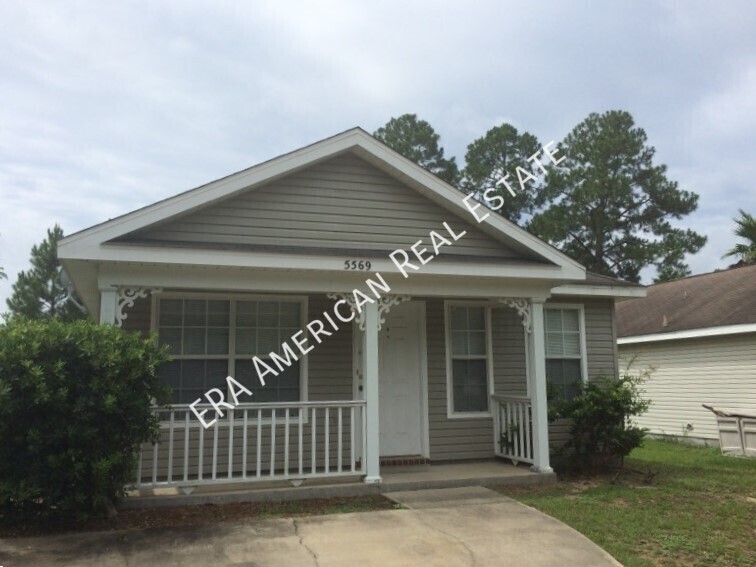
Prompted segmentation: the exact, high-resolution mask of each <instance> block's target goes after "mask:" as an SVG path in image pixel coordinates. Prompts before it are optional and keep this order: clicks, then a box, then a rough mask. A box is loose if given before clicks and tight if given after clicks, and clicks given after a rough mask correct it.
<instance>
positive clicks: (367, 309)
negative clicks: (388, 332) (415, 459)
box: [362, 303, 382, 484]
mask: <svg viewBox="0 0 756 567" xmlns="http://www.w3.org/2000/svg"><path fill="white" fill-rule="evenodd" d="M363 310H364V315H365V331H364V332H363V333H362V372H363V385H364V390H365V391H364V395H365V404H366V405H365V412H366V416H367V420H366V423H367V426H366V432H365V437H366V443H365V451H364V452H363V454H364V455H365V473H366V475H365V482H366V483H368V484H372V483H377V482H381V480H382V479H381V463H380V458H379V455H380V449H379V446H378V445H379V439H380V435H379V427H380V418H379V414H378V397H379V392H378V305H376V304H375V303H368V304H367V305H365V306H364V307H363Z"/></svg>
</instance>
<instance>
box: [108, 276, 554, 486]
mask: <svg viewBox="0 0 756 567" xmlns="http://www.w3.org/2000/svg"><path fill="white" fill-rule="evenodd" d="M107 295H108V294H106V293H103V297H105V296H107ZM113 295H114V296H115V297H114V298H113V299H114V300H115V301H114V303H115V304H116V305H117V308H116V309H114V310H113V311H115V312H116V313H119V314H121V316H120V317H116V321H115V322H116V324H122V323H124V322H126V323H129V322H130V316H132V315H133V316H134V319H131V321H135V322H136V321H138V320H141V321H144V320H146V319H147V314H149V318H150V319H151V320H152V325H151V328H152V329H155V330H158V331H162V330H163V329H164V328H165V327H162V326H161V321H162V320H163V317H162V315H161V314H162V311H161V306H163V304H164V302H169V304H170V305H172V306H173V305H175V304H176V303H177V301H179V302H180V301H184V303H182V305H185V307H186V308H188V307H189V304H190V303H191V305H192V306H194V307H197V306H199V307H200V308H205V307H203V306H206V308H207V309H210V307H209V306H210V305H211V303H210V301H213V302H214V303H213V304H212V305H214V306H216V307H217V306H219V305H221V306H223V305H224V302H225V299H224V298H225V297H240V298H242V299H238V300H234V299H230V300H229V302H230V305H231V309H232V312H237V313H238V312H241V308H242V307H244V308H247V307H248V306H249V305H251V304H252V303H250V300H249V298H250V297H251V298H257V299H255V301H257V302H258V304H259V305H262V304H263V303H264V302H266V301H269V298H270V296H267V295H255V296H251V295H244V296H227V295H219V294H213V295H211V296H209V297H210V298H212V299H204V297H205V296H204V295H202V294H198V293H193V294H189V295H188V297H191V298H192V299H190V300H177V299H175V298H176V297H181V296H182V295H183V294H181V293H177V292H171V293H168V292H166V291H162V290H160V291H158V292H154V291H153V293H152V294H151V297H148V296H147V293H144V294H143V295H142V297H141V300H140V301H138V302H137V303H136V304H135V305H133V304H132V305H128V306H127V305H126V303H127V299H128V298H132V297H133V296H134V294H133V292H132V291H131V290H129V289H126V288H124V289H122V290H118V291H117V293H114V294H113ZM111 297H112V296H111ZM289 298H291V299H289ZM274 299H275V302H274V303H273V305H297V306H300V307H298V309H299V310H300V314H299V317H300V318H301V321H302V323H301V328H304V327H305V323H306V321H308V320H314V319H315V318H316V317H317V316H321V317H322V313H323V312H324V311H323V310H324V308H326V309H327V308H333V306H334V305H335V304H334V302H336V304H338V303H342V307H344V308H347V306H348V307H351V310H352V313H353V319H352V320H350V323H349V324H348V325H346V326H345V327H343V328H341V329H339V331H338V332H337V333H334V335H333V336H331V337H328V340H327V341H324V342H323V343H322V344H319V345H317V346H316V345H314V344H313V349H314V350H313V349H311V350H313V352H311V353H310V354H309V355H308V356H307V357H306V358H303V359H302V363H301V364H300V366H299V374H300V378H301V382H300V385H299V395H300V396H302V397H304V400H305V401H270V402H264V403H235V404H234V405H233V409H227V407H232V406H230V405H229V406H227V407H224V406H220V407H219V406H217V405H216V406H212V405H210V404H196V403H194V404H189V403H176V404H173V405H171V406H166V407H161V408H156V409H155V411H156V413H157V415H158V417H159V421H160V424H161V425H160V436H159V440H158V442H157V443H155V444H144V445H143V446H142V447H141V450H140V451H139V457H138V465H137V470H136V471H135V476H134V482H133V487H134V488H135V489H136V490H138V491H143V490H156V489H160V490H163V489H172V490H176V491H181V492H182V493H184V494H191V493H192V492H197V491H198V490H200V489H203V490H204V488H203V487H208V486H217V487H218V488H219V489H222V490H226V489H227V488H228V487H229V486H238V485H240V483H243V484H245V485H248V486H249V487H250V488H251V487H253V486H256V487H262V486H269V485H270V483H284V484H286V485H293V486H295V487H297V486H300V485H303V484H307V485H311V484H313V483H315V482H321V481H325V482H329V483H330V482H344V481H355V480H362V482H364V483H366V484H371V483H382V482H383V483H385V482H386V479H385V474H384V473H385V471H391V470H392V469H391V468H390V467H386V466H383V465H386V464H405V465H406V464H408V463H430V462H449V461H455V460H459V461H470V460H478V461H479V460H481V459H485V458H493V457H499V458H504V459H507V460H509V461H511V462H512V463H521V464H523V465H524V466H521V467H520V468H519V469H517V470H524V469H525V468H526V467H531V468H532V470H533V471H535V472H542V473H551V469H550V468H549V448H548V447H549V445H548V443H549V441H548V424H547V421H546V388H545V382H546V380H545V368H544V355H543V348H544V333H543V331H542V330H540V329H543V326H542V325H543V311H544V307H543V301H539V300H538V299H535V298H531V299H529V300H528V299H523V298H514V299H513V298H506V297H504V298H495V299H494V298H491V299H488V300H482V299H476V300H466V301H465V300H453V301H447V300H440V299H432V298H424V297H420V298H414V297H410V296H408V295H404V296H395V295H387V296H384V297H381V298H380V299H379V300H378V301H376V302H375V303H368V304H367V305H364V306H362V309H361V310H360V309H359V308H358V307H356V306H354V305H351V304H350V302H349V301H348V296H347V295H346V294H341V293H339V294H335V293H331V294H328V295H327V297H326V296H325V295H309V296H307V297H301V296H277V297H275V298H274ZM276 302H277V303H276ZM166 305H168V303H166ZM456 306H462V308H461V309H460V313H462V314H468V315H469V313H473V312H474V313H477V315H478V316H479V317H480V319H479V321H480V323H479V325H480V326H478V327H475V326H474V325H473V323H472V320H470V325H473V326H472V327H471V329H470V330H469V331H467V332H466V333H463V335H462V336H463V338H464V340H465V341H467V343H470V344H471V345H472V343H471V342H470V341H474V340H475V337H476V333H478V334H481V340H480V342H479V344H480V347H479V348H480V349H481V352H483V353H484V354H482V355H475V354H473V351H472V350H471V351H470V352H471V354H470V355H469V356H468V355H467V354H464V353H466V352H467V351H465V350H464V349H463V350H462V352H463V354H462V355H461V356H459V357H457V356H456V354H457V353H458V345H457V344H456V343H455V344H454V345H453V344H452V342H453V341H455V340H456V339H455V337H457V338H459V337H458V335H459V334H460V332H459V331H456V330H455V328H454V325H453V323H452V313H453V312H454V311H453V310H454V309H457V307H456ZM131 307H133V308H134V309H133V311H132V309H131ZM471 310H472V311H471ZM105 311H106V310H105V309H103V310H102V312H105ZM113 311H111V313H112V312H113ZM347 312H348V311H347ZM468 312H469V313H468ZM208 313H209V312H208ZM171 316H172V317H174V315H173V314H171ZM225 316H226V315H225V314H224V317H225ZM207 317H210V315H208V316H207ZM233 319H235V318H234V317H232V320H233ZM103 322H109V315H106V318H105V319H104V320H103ZM132 324H134V323H132ZM168 329H169V330H170V327H168ZM231 329H232V333H233V332H237V331H235V330H234V328H233V325H231ZM476 329H480V330H476ZM539 330H540V331H539ZM205 332H207V333H208V336H209V333H210V330H208V331H205ZM237 333H238V334H240V333H241V331H238V332H237ZM483 337H485V342H484V341H483V340H482V339H483ZM161 338H162V337H161ZM457 342H459V341H457ZM467 343H465V344H467ZM236 344H237V348H238V344H239V342H238V341H236ZM486 344H487V345H488V346H485V345H486ZM465 348H470V349H473V346H469V347H465ZM344 354H347V356H344ZM349 354H351V356H349ZM201 356H203V355H198V356H195V357H194V358H191V357H189V360H190V361H194V360H195V359H196V358H198V357H201ZM224 356H225V355H224ZM179 358H180V357H179ZM345 359H346V360H345ZM468 359H470V360H479V361H480V363H481V364H482V366H481V368H483V369H484V370H485V369H486V368H487V370H485V374H484V375H486V376H487V380H486V381H485V383H484V384H481V385H476V384H472V386H473V387H474V389H473V390H472V391H473V394H472V396H471V397H470V394H468V393H467V391H465V390H460V391H459V392H458V390H457V386H456V382H455V380H456V376H454V375H453V374H452V370H451V369H452V368H455V369H456V366H454V365H455V364H456V363H457V362H458V360H462V361H467V360H468ZM240 360H241V359H240V358H239V357H238V356H237V357H231V360H230V361H229V368H228V370H229V373H230V375H233V376H235V377H236V378H238V379H239V380H242V381H243V382H244V383H246V384H250V383H251V382H250V380H254V376H253V375H250V376H246V375H243V374H239V372H238V371H239V369H240V368H241V366H240V365H241V363H240ZM294 360H296V359H294ZM345 363H346V364H345ZM232 364H235V365H236V369H237V372H234V371H233V367H232ZM350 367H351V368H350ZM455 371H456V370H455ZM350 375H351V376H350ZM224 376H225V374H224ZM272 380H277V379H270V378H269V381H272ZM182 386H185V383H182ZM216 391H217V393H218V394H221V392H220V391H219V390H216ZM201 393H202V392H199V393H197V394H193V395H192V396H190V398H189V399H191V398H192V397H195V396H199V395H200V394H201ZM263 393H265V391H264V389H263V390H259V389H258V390H256V396H257V394H263ZM458 393H459V397H456V396H457V394H458ZM221 395H222V394H221ZM464 395H467V396H468V397H467V398H463V396H464ZM228 399H229V400H230V398H228ZM470 400H472V401H470ZM458 403H465V404H468V405H466V406H462V407H458V406H457V404H458ZM470 404H477V405H473V406H471V405H470ZM192 406H193V407H192ZM199 414H204V416H205V417H204V419H197V416H198V415H199ZM205 420H206V421H205ZM206 423H207V424H209V427H207V428H205V427H203V425H204V424H206ZM431 470H433V469H431Z"/></svg>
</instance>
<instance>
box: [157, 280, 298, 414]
mask: <svg viewBox="0 0 756 567" xmlns="http://www.w3.org/2000/svg"><path fill="white" fill-rule="evenodd" d="M161 299H184V300H186V299H202V300H221V301H229V315H228V316H229V328H228V353H227V354H226V355H177V356H176V355H171V356H172V357H173V359H174V360H192V359H194V360H210V359H213V360H226V362H227V368H228V373H227V374H226V375H227V376H231V377H233V378H236V376H235V374H236V359H237V358H242V357H247V356H248V357H250V359H251V358H253V357H254V356H259V357H260V359H261V360H269V357H268V356H267V355H268V353H265V356H261V355H259V354H258V355H250V354H242V355H239V354H236V302H237V301H270V302H288V303H299V305H300V330H301V331H302V332H303V334H304V335H305V336H307V322H308V315H309V313H308V308H309V297H308V296H306V295H280V294H278V295H272V294H270V295H268V294H245V293H213V292H181V291H163V292H160V293H153V294H152V305H151V317H150V330H151V331H152V332H154V333H155V336H156V340H159V332H160V325H159V322H160V300H161ZM288 339H289V337H287V338H286V339H285V340H286V341H288ZM298 358H299V400H298V401H297V402H290V403H292V404H294V403H300V402H307V401H309V391H308V386H309V372H308V356H299V357H298ZM225 394H226V401H228V390H226V392H225ZM242 395H244V394H242ZM200 399H201V400H202V401H201V402H200V403H207V400H206V399H205V397H204V395H202V396H200ZM244 403H251V404H254V403H260V404H265V403H268V402H255V400H254V396H253V397H252V399H251V400H250V401H249V402H241V401H240V404H244ZM270 403H279V402H270ZM169 405H171V406H174V407H179V406H188V405H189V404H173V403H172V404H169Z"/></svg>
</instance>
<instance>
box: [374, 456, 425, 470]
mask: <svg viewBox="0 0 756 567" xmlns="http://www.w3.org/2000/svg"><path fill="white" fill-rule="evenodd" d="M429 464H430V459H426V458H425V457H421V456H420V455H399V456H396V457H381V466H382V467H411V466H416V465H429Z"/></svg>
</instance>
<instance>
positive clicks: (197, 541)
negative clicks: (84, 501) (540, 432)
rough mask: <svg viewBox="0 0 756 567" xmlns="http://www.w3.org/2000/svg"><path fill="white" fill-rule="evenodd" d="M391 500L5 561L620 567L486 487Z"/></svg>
mask: <svg viewBox="0 0 756 567" xmlns="http://www.w3.org/2000/svg"><path fill="white" fill-rule="evenodd" d="M388 496H390V497H391V498H393V499H394V500H396V501H397V502H401V503H402V504H404V505H405V506H408V508H406V509H397V510H388V511H380V512H366V513H355V514H338V515H331V516H313V517H306V518H295V519H278V520H264V521H259V522H253V523H247V524H218V525H211V526H200V527H186V528H159V529H149V530H142V531H124V532H99V533H86V534H75V535H63V536H54V537H44V538H28V539H9V540H0V565H1V566H2V567H21V566H32V565H33V566H37V565H46V566H48V565H49V566H57V565H82V566H84V565H86V566H92V567H94V566H98V567H100V566H102V567H111V566H119V567H120V566H126V565H132V566H134V565H136V566H139V567H151V566H159V567H168V566H172V565H176V566H193V565H197V566H203V567H204V566H207V565H246V566H249V567H251V566H264V567H277V566H281V567H299V566H305V567H307V566H316V567H331V566H334V567H335V566H344V567H347V566H349V567H351V566H353V565H376V566H381V567H385V566H387V565H391V566H393V565H397V566H402V565H422V566H424V567H425V566H442V565H443V566H456V565H475V566H478V567H484V566H488V565H496V566H500V565H510V564H521V565H529V566H539V565H544V566H546V565H554V566H559V567H565V566H571V565H579V566H588V565H602V566H603V565H614V566H616V565H619V563H617V562H616V561H615V560H614V559H613V558H612V557H610V556H609V555H608V554H607V553H606V552H605V551H603V550H602V549H601V548H599V547H598V546H597V545H595V544H594V543H592V542H591V541H589V540H588V539H586V538H585V537H583V536H582V535H580V534H579V533H577V532H576V531H574V530H573V529H571V528H569V527H567V526H566V525H564V524H562V523H561V522H558V521H557V520H555V519H553V518H551V517H549V516H546V515H544V514H541V513H540V512H537V511H536V510H533V509H532V508H528V507H526V506H523V505H521V504H519V503H517V502H515V501H513V500H510V499H508V498H504V497H503V496H501V495H499V494H498V493H495V492H493V491H490V490H488V489H485V488H477V487H474V488H455V489H440V490H422V491H414V492H403V493H393V494H389V495H388Z"/></svg>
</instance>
